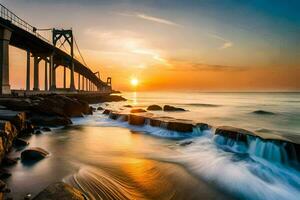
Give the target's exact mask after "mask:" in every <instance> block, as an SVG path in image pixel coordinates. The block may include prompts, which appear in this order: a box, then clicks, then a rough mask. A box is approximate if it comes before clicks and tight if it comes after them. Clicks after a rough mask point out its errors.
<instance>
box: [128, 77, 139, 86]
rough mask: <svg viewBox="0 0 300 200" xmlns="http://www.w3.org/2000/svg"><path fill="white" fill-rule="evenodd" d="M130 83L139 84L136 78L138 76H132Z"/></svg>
mask: <svg viewBox="0 0 300 200" xmlns="http://www.w3.org/2000/svg"><path fill="white" fill-rule="evenodd" d="M130 84H131V85H132V86H134V87H136V86H137V85H138V84H139V80H138V79H136V78H132V79H131V80H130Z"/></svg>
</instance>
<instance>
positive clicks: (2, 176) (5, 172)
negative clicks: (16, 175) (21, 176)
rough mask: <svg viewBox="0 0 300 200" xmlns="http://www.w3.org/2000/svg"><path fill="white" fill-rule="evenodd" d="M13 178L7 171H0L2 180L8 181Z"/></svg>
mask: <svg viewBox="0 0 300 200" xmlns="http://www.w3.org/2000/svg"><path fill="white" fill-rule="evenodd" d="M10 176H11V173H10V172H9V171H7V170H6V169H3V168H1V169H0V179H6V178H8V177H10Z"/></svg>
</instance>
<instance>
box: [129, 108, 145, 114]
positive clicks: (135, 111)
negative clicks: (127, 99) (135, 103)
mask: <svg viewBox="0 0 300 200" xmlns="http://www.w3.org/2000/svg"><path fill="white" fill-rule="evenodd" d="M143 112H147V111H146V110H144V109H141V108H134V109H131V110H130V113H143Z"/></svg>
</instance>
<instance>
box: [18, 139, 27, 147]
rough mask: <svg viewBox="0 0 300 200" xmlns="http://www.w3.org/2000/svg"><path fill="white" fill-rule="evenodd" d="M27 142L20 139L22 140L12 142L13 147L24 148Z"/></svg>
mask: <svg viewBox="0 0 300 200" xmlns="http://www.w3.org/2000/svg"><path fill="white" fill-rule="evenodd" d="M28 144H29V142H27V141H26V140H24V139H22V138H16V139H15V140H14V146H15V147H24V146H26V145H28Z"/></svg>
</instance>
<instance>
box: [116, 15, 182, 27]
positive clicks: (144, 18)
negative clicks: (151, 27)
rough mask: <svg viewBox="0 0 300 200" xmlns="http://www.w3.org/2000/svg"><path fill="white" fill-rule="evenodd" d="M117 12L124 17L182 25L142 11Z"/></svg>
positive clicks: (169, 24)
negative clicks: (131, 12) (130, 12)
mask: <svg viewBox="0 0 300 200" xmlns="http://www.w3.org/2000/svg"><path fill="white" fill-rule="evenodd" d="M117 14H118V15H122V16H126V17H136V18H139V19H143V20H147V21H151V22H155V23H159V24H165V25H168V26H176V27H183V26H182V25H181V24H178V23H175V22H173V21H171V20H167V19H163V18H160V17H154V16H150V15H146V14H143V13H133V14H128V13H117Z"/></svg>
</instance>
